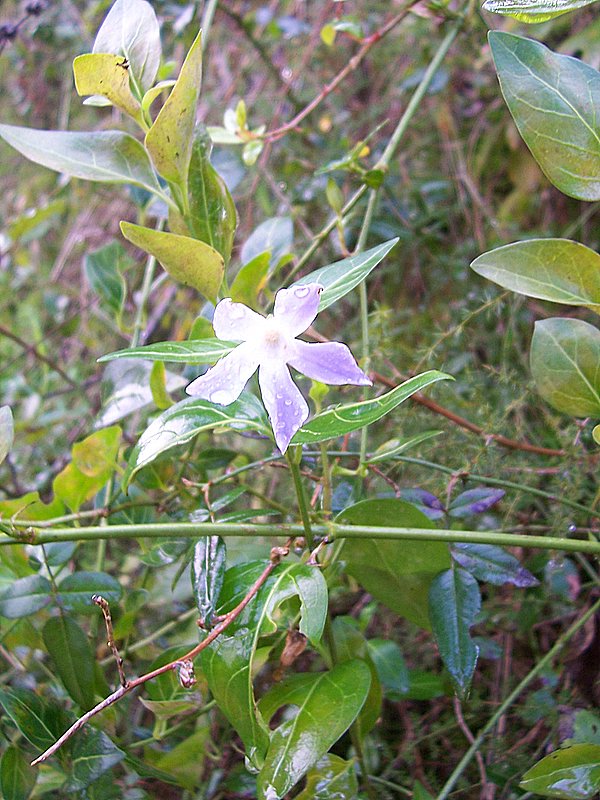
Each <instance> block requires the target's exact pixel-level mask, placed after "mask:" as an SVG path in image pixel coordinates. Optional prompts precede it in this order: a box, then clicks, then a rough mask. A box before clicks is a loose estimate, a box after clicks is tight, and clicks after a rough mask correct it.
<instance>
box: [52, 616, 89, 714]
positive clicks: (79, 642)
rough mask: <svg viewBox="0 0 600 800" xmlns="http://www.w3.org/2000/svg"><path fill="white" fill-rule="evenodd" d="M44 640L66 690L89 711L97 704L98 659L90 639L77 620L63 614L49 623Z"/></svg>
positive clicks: (78, 703)
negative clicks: (96, 666)
mask: <svg viewBox="0 0 600 800" xmlns="http://www.w3.org/2000/svg"><path fill="white" fill-rule="evenodd" d="M42 637H43V639H44V644H45V645H46V650H47V651H48V653H49V655H50V657H51V659H52V661H53V664H54V667H55V669H56V672H57V674H58V677H59V678H60V679H61V681H62V682H63V684H64V687H65V689H66V690H67V692H68V693H69V695H70V697H72V698H73V700H75V702H76V703H77V705H79V706H80V707H81V708H82V709H83V710H84V711H88V710H89V709H90V708H92V706H93V705H94V667H95V659H94V654H93V653H92V648H91V647H90V643H89V641H88V638H87V636H86V635H85V633H84V632H83V631H82V629H81V628H80V627H79V625H78V624H77V623H76V622H75V620H74V619H72V618H71V617H67V616H64V615H60V616H58V617H52V618H51V619H49V620H48V622H46V624H45V625H44V628H43V631H42Z"/></svg>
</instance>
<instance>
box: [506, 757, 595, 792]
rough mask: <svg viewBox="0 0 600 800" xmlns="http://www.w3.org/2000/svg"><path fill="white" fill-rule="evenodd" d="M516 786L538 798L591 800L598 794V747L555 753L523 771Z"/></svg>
mask: <svg viewBox="0 0 600 800" xmlns="http://www.w3.org/2000/svg"><path fill="white" fill-rule="evenodd" d="M519 786H521V788H523V789H525V791H527V792H533V793H534V794H538V795H541V796H542V797H559V798H564V800H592V798H594V797H596V796H597V794H598V792H600V745H597V744H575V745H573V746H572V747H566V748H565V749H564V750H555V751H554V753H550V755H548V756H546V757H545V758H542V760H541V761H538V763H537V764H536V765H535V766H534V767H532V768H531V769H530V770H527V772H526V773H525V775H523V778H522V779H521V783H520V784H519Z"/></svg>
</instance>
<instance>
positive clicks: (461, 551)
mask: <svg viewBox="0 0 600 800" xmlns="http://www.w3.org/2000/svg"><path fill="white" fill-rule="evenodd" d="M451 550H452V558H453V559H454V560H455V561H456V563H457V564H460V566H461V567H463V569H466V570H467V572H470V573H471V575H474V576H475V577H476V578H477V579H478V580H480V581H487V582H488V583H493V584H494V585H495V586H501V585H502V584H504V583H512V584H513V585H514V586H518V587H519V588H521V589H525V588H527V587H528V586H537V585H538V583H539V581H538V580H537V579H536V578H534V576H533V575H532V574H531V572H529V571H528V570H526V569H525V567H522V566H521V565H520V564H519V562H518V560H517V559H516V558H515V557H514V556H513V555H511V554H510V553H507V552H506V551H505V550H503V549H502V548H501V547H495V546H494V545H492V544H472V543H470V542H464V543H461V542H456V543H455V544H453V545H452V547H451Z"/></svg>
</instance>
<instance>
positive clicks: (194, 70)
mask: <svg viewBox="0 0 600 800" xmlns="http://www.w3.org/2000/svg"><path fill="white" fill-rule="evenodd" d="M201 39H202V34H201V33H199V34H198V36H196V38H195V39H194V42H193V44H192V46H191V47H190V50H189V52H188V54H187V56H186V59H185V61H184V62H183V66H182V67H181V72H180V73H179V77H178V78H177V82H176V83H175V86H174V87H173V89H172V90H171V94H170V95H169V96H168V98H167V100H166V102H165V104H164V106H163V107H162V108H161V110H160V113H159V115H158V116H157V118H156V119H155V120H154V124H153V125H152V127H151V128H150V130H149V131H148V133H147V134H146V148H147V149H148V152H149V153H150V155H151V156H152V161H153V162H154V166H155V167H156V169H157V170H158V172H159V173H160V174H161V175H162V176H163V178H165V179H166V180H168V181H171V182H172V183H176V184H178V185H179V186H180V187H181V189H182V191H185V190H186V187H187V182H188V170H189V167H190V158H191V155H192V141H193V137H192V134H193V131H194V125H195V122H196V106H197V105H198V97H199V96H200V82H201V80H202V41H201Z"/></svg>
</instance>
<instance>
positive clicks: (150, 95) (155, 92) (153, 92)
mask: <svg viewBox="0 0 600 800" xmlns="http://www.w3.org/2000/svg"><path fill="white" fill-rule="evenodd" d="M175 84H176V81H174V80H168V81H159V82H158V83H157V84H156V86H152V87H151V88H150V89H148V91H147V92H146V93H145V94H144V96H143V97H142V109H143V110H144V111H148V109H149V108H150V106H151V105H152V103H153V102H154V101H155V100H156V98H157V97H158V96H159V95H161V94H162V93H163V92H164V90H165V89H170V88H171V87H172V86H175Z"/></svg>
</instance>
